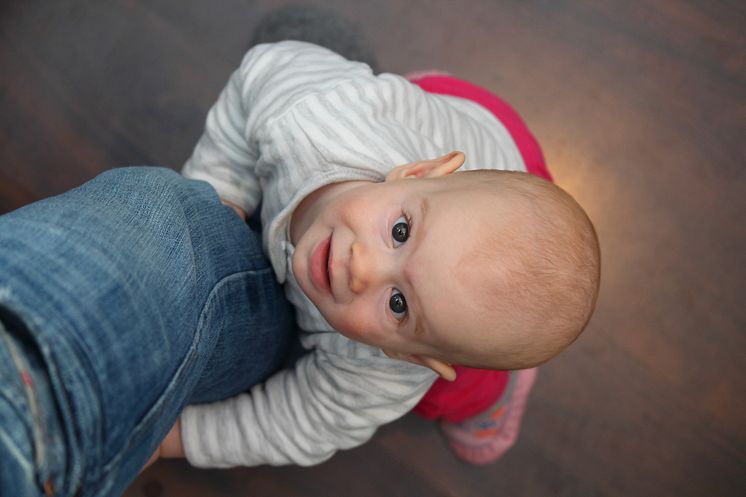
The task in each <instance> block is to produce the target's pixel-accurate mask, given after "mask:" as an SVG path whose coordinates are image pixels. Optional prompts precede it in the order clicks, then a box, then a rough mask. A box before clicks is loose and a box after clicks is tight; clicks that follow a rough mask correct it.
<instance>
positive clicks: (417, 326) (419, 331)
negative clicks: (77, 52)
mask: <svg viewBox="0 0 746 497" xmlns="http://www.w3.org/2000/svg"><path fill="white" fill-rule="evenodd" d="M424 321H425V320H424V319H417V318H415V320H414V336H416V337H421V336H422V335H424V334H425V327H424V326H423V324H422V323H423V322H424Z"/></svg>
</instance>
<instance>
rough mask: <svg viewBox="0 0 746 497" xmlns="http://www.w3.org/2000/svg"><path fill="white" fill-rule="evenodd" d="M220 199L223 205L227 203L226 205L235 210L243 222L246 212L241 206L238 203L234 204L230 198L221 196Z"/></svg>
mask: <svg viewBox="0 0 746 497" xmlns="http://www.w3.org/2000/svg"><path fill="white" fill-rule="evenodd" d="M220 201H221V202H222V203H223V205H227V206H228V207H230V208H231V209H233V210H234V211H236V214H238V217H240V218H241V219H242V220H243V221H244V222H245V221H246V213H245V212H244V210H243V209H242V208H240V207H239V206H238V205H236V204H234V203H233V202H231V201H230V200H225V199H224V198H221V199H220Z"/></svg>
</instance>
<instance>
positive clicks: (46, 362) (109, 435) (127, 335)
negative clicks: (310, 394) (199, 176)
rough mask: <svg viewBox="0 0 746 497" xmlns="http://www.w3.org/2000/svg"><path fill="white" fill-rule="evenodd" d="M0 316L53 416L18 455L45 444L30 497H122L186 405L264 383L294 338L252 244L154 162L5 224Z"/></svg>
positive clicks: (206, 191)
mask: <svg viewBox="0 0 746 497" xmlns="http://www.w3.org/2000/svg"><path fill="white" fill-rule="evenodd" d="M0 307H2V308H3V309H5V310H6V311H7V313H8V314H9V315H13V316H16V317H17V318H18V319H19V321H20V322H21V325H19V326H15V327H14V328H13V330H12V331H11V333H12V334H13V336H14V339H16V340H20V341H21V342H22V343H24V344H26V345H25V347H26V348H25V350H27V351H31V352H28V353H29V354H32V355H33V354H37V355H38V357H39V358H40V360H39V364H38V365H37V367H36V368H35V369H34V368H32V369H33V371H34V374H36V375H38V376H39V377H40V378H42V380H46V381H47V382H48V384H49V392H50V394H49V395H44V392H34V393H35V395H36V396H37V397H38V398H36V402H37V403H39V404H40V405H42V406H43V408H44V409H46V412H51V413H59V415H58V416H55V417H54V420H56V426H57V430H56V432H55V431H54V429H53V430H52V431H53V433H51V434H46V435H44V434H43V431H42V432H41V433H42V435H39V433H40V432H39V430H31V431H28V429H27V430H26V433H27V435H28V437H30V442H29V441H28V440H27V443H26V446H27V447H28V446H30V447H32V448H34V447H36V448H38V447H45V453H44V454H39V453H38V449H33V450H35V453H34V458H33V460H32V461H30V464H32V466H33V468H34V472H35V475H34V478H35V482H34V484H35V485H37V487H36V488H39V485H43V484H44V483H45V482H48V481H51V482H52V483H53V484H54V487H55V488H56V492H55V495H61V496H72V495H75V494H76V492H80V495H81V496H88V495H118V494H120V493H121V492H122V491H123V490H124V489H125V488H126V487H127V485H128V484H129V483H130V482H131V480H132V479H134V477H136V475H137V472H138V471H139V469H140V468H141V467H142V464H144V462H145V461H146V460H147V459H148V457H149V456H150V454H151V453H152V451H153V450H154V449H155V447H156V446H157V444H158V443H159V441H160V439H161V438H162V437H163V436H164V435H165V434H166V433H167V431H168V430H169V428H170V427H171V425H172V424H173V422H174V421H175V419H176V417H177V416H178V413H179V412H180V411H181V409H182V408H183V407H184V405H186V403H187V402H190V401H209V400H215V399H217V398H221V396H226V395H231V394H233V393H236V392H238V391H241V390H243V389H246V388H248V387H249V386H251V385H253V384H255V383H257V382H260V381H262V380H263V379H265V378H266V377H267V376H268V375H269V374H271V373H272V371H273V370H274V369H275V368H276V367H277V366H278V365H279V364H280V363H281V361H282V359H283V356H284V353H285V350H286V347H287V346H288V343H289V341H290V337H291V336H292V334H293V333H294V325H293V319H292V312H291V310H290V308H289V305H288V304H287V302H286V301H285V299H284V295H283V293H282V289H281V287H280V286H279V285H278V284H277V283H276V281H275V277H274V272H273V271H272V268H271V267H270V265H269V262H268V261H267V260H266V258H265V257H264V255H263V252H262V248H261V241H260V239H259V237H258V236H257V234H256V233H254V232H253V231H251V230H250V229H248V228H247V227H246V225H245V224H244V223H243V222H241V220H240V219H239V218H238V217H237V216H236V215H235V214H234V213H233V211H232V210H231V209H229V208H226V207H224V206H223V205H222V204H220V202H219V199H218V198H217V195H216V194H215V192H214V190H212V188H211V187H209V185H207V184H206V183H204V182H199V181H192V180H186V179H184V178H182V177H181V176H179V175H178V174H176V173H174V172H173V171H169V170H166V169H157V168H123V169H116V170H112V171H109V172H106V173H104V174H102V175H100V176H98V177H97V178H95V179H94V180H92V181H90V182H88V183H86V184H85V185H83V186H81V187H80V188H77V189H75V190H71V191H70V192H67V193H65V194H63V195H60V196H57V197H53V198H50V199H46V200H43V201H41V202H37V203H35V204H32V205H30V206H27V207H24V208H22V209H19V210H17V211H14V212H12V213H9V214H7V215H5V216H2V217H0ZM0 347H2V343H1V342H0ZM42 383H44V381H42ZM3 388H4V387H3ZM0 402H2V398H0ZM1 406H2V405H1V404H0V415H1V413H2V412H5V411H7V410H8V409H5V410H2V409H1ZM15 412H16V413H18V412H20V411H17V410H16V411H15ZM24 416H25V415H21V419H25V420H26V421H28V419H26V417H24ZM54 420H53V421H54ZM33 421H34V420H33V419H32V420H31V423H27V424H28V425H29V426H31V425H33ZM51 425H55V423H51ZM52 428H54V426H53V427H52ZM19 430H20V428H19ZM39 436H42V437H46V438H45V439H44V440H42V442H44V443H41V444H40V443H39V440H38V437H39ZM21 438H23V437H21ZM12 443H13V442H12V441H11V442H10V444H11V449H8V442H6V441H5V440H0V444H5V449H0V453H2V450H6V451H7V450H12ZM19 443H20V442H19ZM21 459H22V458H21ZM27 462H28V461H27ZM27 466H28V465H27ZM27 466H26V467H27ZM21 477H22V476H21ZM0 495H10V494H6V489H5V488H0ZM12 495H26V494H18V493H13V494H12ZM29 495H37V494H29Z"/></svg>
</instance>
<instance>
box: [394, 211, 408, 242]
mask: <svg viewBox="0 0 746 497" xmlns="http://www.w3.org/2000/svg"><path fill="white" fill-rule="evenodd" d="M391 238H393V239H394V247H398V246H399V245H401V244H402V243H404V242H406V241H407V239H408V238H409V220H408V219H407V217H406V216H401V217H399V218H398V219H397V220H396V221H394V227H393V228H391Z"/></svg>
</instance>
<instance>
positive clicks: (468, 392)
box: [408, 72, 552, 423]
mask: <svg viewBox="0 0 746 497" xmlns="http://www.w3.org/2000/svg"><path fill="white" fill-rule="evenodd" d="M408 79H409V80H410V81H411V82H412V83H414V84H416V85H418V86H419V87H420V88H422V89H423V90H425V91H427V92H430V93H438V94H443V95H452V96H456V97H461V98H466V99H469V100H472V101H474V102H476V103H478V104H480V105H482V106H483V107H485V108H486V109H487V110H489V111H490V112H492V113H493V114H494V115H495V117H497V119H499V120H500V122H501V123H502V124H503V126H505V128H506V129H507V130H508V132H509V133H510V136H511V137H512V138H513V141H515V143H516V145H517V147H518V150H519V151H520V153H521V156H522V157H523V161H524V162H525V163H526V169H527V170H528V172H529V173H531V174H535V175H537V176H540V177H542V178H544V179H546V180H549V181H552V176H551V174H549V170H548V169H547V166H546V163H545V162H544V154H543V153H542V151H541V147H540V146H539V142H537V141H536V138H534V135H532V134H531V132H530V131H529V130H528V127H526V124H525V123H524V122H523V119H521V116H519V115H518V113H517V112H516V111H515V110H513V108H512V107H511V106H510V105H508V104H507V103H506V102H505V101H503V100H502V99H500V98H499V97H497V96H495V95H493V94H492V93H490V92H488V91H487V90H485V89H484V88H481V87H479V86H477V85H474V84H472V83H469V82H467V81H464V80H461V79H458V78H454V77H453V76H449V75H447V74H443V73H441V72H426V73H414V74H411V75H409V77H408ZM455 369H456V373H457V375H458V377H457V378H456V381H453V382H448V381H445V380H443V379H441V378H439V379H438V380H436V381H435V383H433V386H432V387H430V390H429V391H428V392H427V393H426V394H425V396H424V397H423V398H422V400H420V403H419V404H417V406H415V408H414V412H416V413H417V414H419V415H420V416H422V417H424V418H426V419H443V420H445V421H448V422H450V423H459V422H461V421H463V420H465V419H467V418H470V417H472V416H475V415H477V414H479V413H481V412H483V411H485V410H486V409H488V408H489V407H490V406H492V405H494V404H495V403H496V402H497V401H498V399H499V398H500V396H501V395H502V393H503V391H504V390H505V387H506V386H507V384H508V377H509V372H508V371H494V370H486V369H474V368H466V367H462V366H456V367H455Z"/></svg>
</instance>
